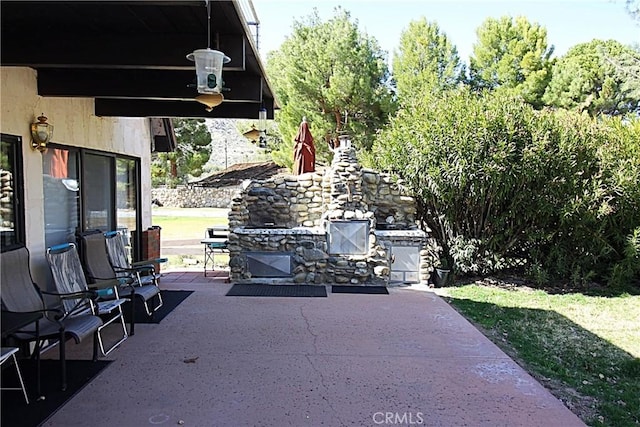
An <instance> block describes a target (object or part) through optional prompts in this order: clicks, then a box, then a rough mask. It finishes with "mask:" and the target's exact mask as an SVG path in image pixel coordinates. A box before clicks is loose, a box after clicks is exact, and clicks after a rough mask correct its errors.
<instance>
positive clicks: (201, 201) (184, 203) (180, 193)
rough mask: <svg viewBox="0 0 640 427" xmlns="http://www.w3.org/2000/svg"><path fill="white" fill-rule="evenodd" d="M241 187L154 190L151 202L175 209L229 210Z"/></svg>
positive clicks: (182, 187)
mask: <svg viewBox="0 0 640 427" xmlns="http://www.w3.org/2000/svg"><path fill="white" fill-rule="evenodd" d="M240 190H241V187H240V186H234V187H224V188H207V187H189V186H179V187H177V188H153V189H152V190H151V200H157V201H158V202H160V203H161V204H162V205H163V206H166V207H174V208H225V209H226V208H229V207H230V206H231V203H232V201H233V197H234V196H235V195H236V194H237V193H238V192H239V191H240Z"/></svg>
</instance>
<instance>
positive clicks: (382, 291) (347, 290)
mask: <svg viewBox="0 0 640 427" xmlns="http://www.w3.org/2000/svg"><path fill="white" fill-rule="evenodd" d="M331 293H333V294H376V295H389V291H388V290H387V288H386V286H342V285H334V286H332V287H331Z"/></svg>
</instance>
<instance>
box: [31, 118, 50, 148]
mask: <svg viewBox="0 0 640 427" xmlns="http://www.w3.org/2000/svg"><path fill="white" fill-rule="evenodd" d="M52 137H53V125H51V124H49V123H47V117H46V116H45V115H44V113H42V115H40V116H39V117H38V121H37V122H36V123H31V138H32V140H31V147H32V148H33V149H34V150H38V151H40V152H41V153H42V152H44V151H45V150H46V149H47V144H48V143H49V141H51V138H52Z"/></svg>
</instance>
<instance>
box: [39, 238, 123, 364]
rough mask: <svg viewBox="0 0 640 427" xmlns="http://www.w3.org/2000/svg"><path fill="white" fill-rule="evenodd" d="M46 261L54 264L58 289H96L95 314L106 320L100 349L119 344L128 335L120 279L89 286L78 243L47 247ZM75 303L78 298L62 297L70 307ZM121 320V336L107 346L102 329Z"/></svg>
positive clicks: (102, 350) (78, 290)
mask: <svg viewBox="0 0 640 427" xmlns="http://www.w3.org/2000/svg"><path fill="white" fill-rule="evenodd" d="M47 261H49V267H50V268H51V274H52V275H53V282H54V284H55V286H56V289H58V292H65V293H71V292H83V291H89V290H90V288H91V289H92V290H95V291H96V293H97V295H98V297H99V299H98V300H97V311H95V310H94V311H95V312H94V314H97V315H98V316H100V317H101V318H102V319H103V322H104V323H103V324H102V325H101V326H100V327H99V328H98V343H99V345H100V352H101V353H102V355H103V356H106V355H107V354H109V353H111V352H112V351H113V350H114V349H115V348H116V347H117V346H118V345H120V344H121V343H122V342H123V341H125V340H126V339H127V338H128V337H129V334H128V332H127V327H126V326H125V323H124V316H123V314H122V304H124V303H125V302H127V300H126V299H124V298H120V295H119V293H118V288H119V282H118V280H111V281H104V282H101V283H99V284H98V283H96V284H92V285H91V287H89V285H88V284H87V280H86V277H85V273H84V270H83V269H82V264H81V263H80V257H79V256H78V252H77V250H76V245H75V243H63V244H61V245H56V246H52V247H50V248H48V249H47ZM74 303H75V301H73V300H65V301H63V304H64V305H65V307H66V308H67V310H71V307H72V305H73V304H74ZM87 309H88V308H87ZM116 322H117V323H116ZM118 323H119V324H120V326H121V327H122V336H121V337H119V338H118V339H117V340H116V342H115V343H114V344H112V345H111V346H110V347H109V348H108V349H106V350H105V346H104V341H103V337H102V330H103V329H104V328H106V327H107V326H108V325H111V324H118Z"/></svg>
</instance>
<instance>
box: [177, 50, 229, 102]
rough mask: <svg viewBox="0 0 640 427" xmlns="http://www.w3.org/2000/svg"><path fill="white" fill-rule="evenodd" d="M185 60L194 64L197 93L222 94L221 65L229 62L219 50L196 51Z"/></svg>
mask: <svg viewBox="0 0 640 427" xmlns="http://www.w3.org/2000/svg"><path fill="white" fill-rule="evenodd" d="M187 59H188V60H190V61H195V63H196V77H197V81H198V83H197V86H198V93H202V94H210V93H220V92H222V65H223V64H226V63H228V62H229V61H231V58H229V57H228V56H226V55H225V54H224V53H222V52H220V51H219V50H213V49H209V48H207V49H196V50H194V51H193V52H192V53H190V54H188V55H187Z"/></svg>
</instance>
